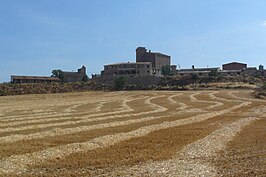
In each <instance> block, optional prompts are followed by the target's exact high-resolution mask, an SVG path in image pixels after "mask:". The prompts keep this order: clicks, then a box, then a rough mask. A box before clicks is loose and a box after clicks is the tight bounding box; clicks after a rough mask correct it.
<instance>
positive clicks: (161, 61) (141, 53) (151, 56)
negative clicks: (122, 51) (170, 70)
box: [136, 47, 171, 76]
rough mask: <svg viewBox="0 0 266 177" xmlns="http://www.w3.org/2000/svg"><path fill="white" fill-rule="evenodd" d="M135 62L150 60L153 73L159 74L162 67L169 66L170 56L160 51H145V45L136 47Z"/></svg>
mask: <svg viewBox="0 0 266 177" xmlns="http://www.w3.org/2000/svg"><path fill="white" fill-rule="evenodd" d="M136 62H151V63H152V73H153V75H156V76H160V75H161V70H162V67H164V66H169V67H170V66H171V57H170V56H168V55H165V54H162V53H157V52H151V51H150V50H149V51H148V52H147V49H146V48H145V47H138V48H137V49H136Z"/></svg>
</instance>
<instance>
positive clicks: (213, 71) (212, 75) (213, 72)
mask: <svg viewBox="0 0 266 177" xmlns="http://www.w3.org/2000/svg"><path fill="white" fill-rule="evenodd" d="M209 76H211V77H217V76H218V71H217V70H211V72H210V73H209Z"/></svg>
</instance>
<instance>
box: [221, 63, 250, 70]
mask: <svg viewBox="0 0 266 177" xmlns="http://www.w3.org/2000/svg"><path fill="white" fill-rule="evenodd" d="M244 68H247V64H245V63H238V62H232V63H227V64H223V70H243V69H244Z"/></svg>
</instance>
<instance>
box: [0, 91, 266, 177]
mask: <svg viewBox="0 0 266 177" xmlns="http://www.w3.org/2000/svg"><path fill="white" fill-rule="evenodd" d="M250 92H251V91H247V90H217V91H185V92H171V91H159V92H156V91H135V92H84V93H67V94H47V95H25V96H8V97H1V98H0V158H1V159H0V176H198V175H207V176H222V175H224V176H264V175H265V174H266V101H265V100H257V99H254V98H252V97H251V94H250Z"/></svg>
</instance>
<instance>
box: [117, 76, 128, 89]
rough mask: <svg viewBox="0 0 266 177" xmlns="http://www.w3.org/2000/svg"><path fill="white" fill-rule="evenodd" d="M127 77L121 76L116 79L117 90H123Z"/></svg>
mask: <svg viewBox="0 0 266 177" xmlns="http://www.w3.org/2000/svg"><path fill="white" fill-rule="evenodd" d="M126 81H127V79H126V77H123V76H120V77H119V78H116V79H115V80H114V86H115V90H123V89H124V88H125V86H126Z"/></svg>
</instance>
